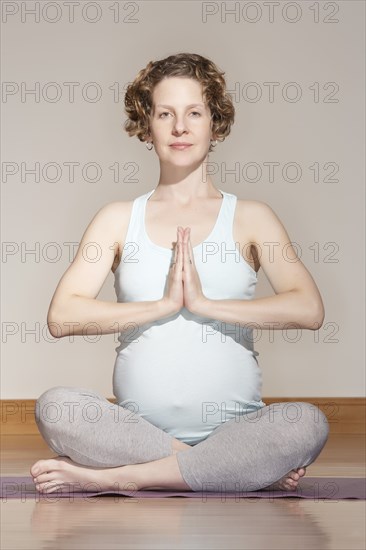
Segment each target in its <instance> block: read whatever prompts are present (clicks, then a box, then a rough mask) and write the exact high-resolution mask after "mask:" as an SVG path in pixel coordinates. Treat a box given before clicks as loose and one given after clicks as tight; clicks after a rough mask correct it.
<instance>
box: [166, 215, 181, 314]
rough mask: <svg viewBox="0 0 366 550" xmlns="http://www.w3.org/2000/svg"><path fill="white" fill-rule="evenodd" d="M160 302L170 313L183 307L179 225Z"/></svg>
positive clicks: (176, 311)
mask: <svg viewBox="0 0 366 550" xmlns="http://www.w3.org/2000/svg"><path fill="white" fill-rule="evenodd" d="M162 302H163V303H164V305H165V306H166V307H167V309H168V310H169V312H170V314H174V313H178V311H180V310H181V309H182V307H183V229H182V228H181V227H180V226H179V227H178V228H177V242H176V245H175V248H174V257H173V260H172V263H171V264H170V267H169V273H168V278H167V283H166V287H165V293H164V296H163V298H162Z"/></svg>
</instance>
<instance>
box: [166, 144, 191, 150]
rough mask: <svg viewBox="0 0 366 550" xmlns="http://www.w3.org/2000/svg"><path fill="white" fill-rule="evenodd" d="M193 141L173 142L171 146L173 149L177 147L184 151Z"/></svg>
mask: <svg viewBox="0 0 366 550" xmlns="http://www.w3.org/2000/svg"><path fill="white" fill-rule="evenodd" d="M191 146H192V144H191V143H172V144H171V145H170V147H171V148H172V149H177V150H178V151H183V150H184V149H188V147H191Z"/></svg>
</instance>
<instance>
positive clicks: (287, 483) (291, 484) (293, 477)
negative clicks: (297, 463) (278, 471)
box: [261, 468, 306, 491]
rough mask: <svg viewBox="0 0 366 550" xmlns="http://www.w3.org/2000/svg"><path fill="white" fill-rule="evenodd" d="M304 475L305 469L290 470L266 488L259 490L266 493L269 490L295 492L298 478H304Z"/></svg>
mask: <svg viewBox="0 0 366 550" xmlns="http://www.w3.org/2000/svg"><path fill="white" fill-rule="evenodd" d="M305 473H306V468H297V469H296V470H291V472H289V473H288V474H286V475H284V476H283V477H281V479H279V480H278V481H276V482H275V483H272V484H271V485H268V487H264V488H263V489H261V490H262V491H267V490H269V489H272V490H275V491H276V490H277V491H295V490H296V487H297V485H298V482H299V479H300V477H302V476H304V475H305Z"/></svg>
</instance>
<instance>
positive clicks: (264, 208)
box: [237, 198, 273, 221]
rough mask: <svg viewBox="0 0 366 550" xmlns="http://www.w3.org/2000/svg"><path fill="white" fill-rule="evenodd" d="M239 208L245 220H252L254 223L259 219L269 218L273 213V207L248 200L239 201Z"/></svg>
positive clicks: (262, 202)
mask: <svg viewBox="0 0 366 550" xmlns="http://www.w3.org/2000/svg"><path fill="white" fill-rule="evenodd" d="M237 203H238V208H239V210H240V212H241V214H242V215H245V218H246V219H248V218H250V219H252V220H253V221H255V220H258V218H259V217H261V218H262V219H263V217H265V216H268V215H269V214H271V212H273V209H272V208H271V206H270V205H269V204H268V203H266V202H264V201H259V200H247V199H239V198H238V199H237Z"/></svg>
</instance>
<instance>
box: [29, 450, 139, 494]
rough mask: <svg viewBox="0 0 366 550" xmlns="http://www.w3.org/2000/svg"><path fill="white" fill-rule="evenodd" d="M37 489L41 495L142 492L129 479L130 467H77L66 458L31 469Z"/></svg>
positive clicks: (43, 461)
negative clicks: (65, 492) (123, 491)
mask: <svg viewBox="0 0 366 550" xmlns="http://www.w3.org/2000/svg"><path fill="white" fill-rule="evenodd" d="M30 473H31V475H32V477H33V481H34V483H35V484H36V489H37V490H38V491H39V492H40V493H52V492H54V491H56V490H60V489H61V492H62V490H63V489H64V490H66V491H70V490H72V491H74V492H80V491H95V492H97V491H108V490H112V489H116V486H117V484H118V489H121V490H122V489H123V488H125V489H126V490H138V488H137V486H136V485H134V483H133V482H132V481H131V480H130V479H129V477H130V473H131V471H130V466H120V467H117V468H91V467H88V466H82V465H80V464H76V463H75V462H73V461H72V460H70V459H69V458H67V457H66V456H59V457H56V458H50V459H48V460H38V461H37V462H36V463H35V464H33V466H32V467H31V469H30Z"/></svg>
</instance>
